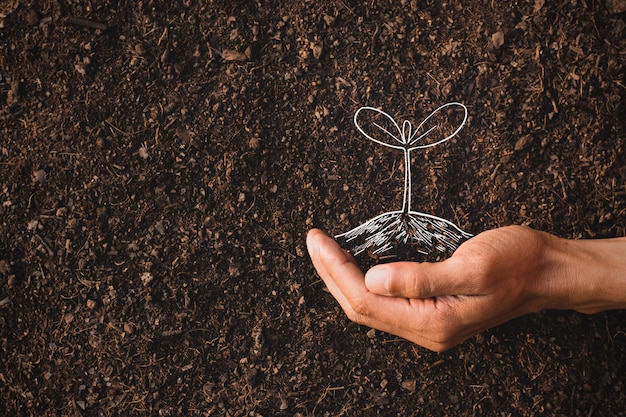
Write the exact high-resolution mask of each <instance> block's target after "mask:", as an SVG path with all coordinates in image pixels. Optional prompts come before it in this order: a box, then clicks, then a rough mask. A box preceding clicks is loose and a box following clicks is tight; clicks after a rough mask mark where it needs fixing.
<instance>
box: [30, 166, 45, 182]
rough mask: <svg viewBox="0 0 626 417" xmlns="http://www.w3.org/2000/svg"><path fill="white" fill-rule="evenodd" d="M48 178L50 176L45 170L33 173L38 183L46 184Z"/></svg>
mask: <svg viewBox="0 0 626 417" xmlns="http://www.w3.org/2000/svg"><path fill="white" fill-rule="evenodd" d="M47 176H48V174H47V173H46V171H44V170H43V169H39V170H37V171H35V172H33V178H34V179H35V181H36V182H39V183H44V182H46V178H47Z"/></svg>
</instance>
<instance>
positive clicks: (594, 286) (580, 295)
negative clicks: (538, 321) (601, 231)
mask: <svg viewBox="0 0 626 417" xmlns="http://www.w3.org/2000/svg"><path fill="white" fill-rule="evenodd" d="M546 259H547V260H548V262H546V263H545V265H546V272H547V281H548V282H550V283H551V287H552V288H551V291H549V293H550V294H551V296H552V297H551V298H550V297H549V299H548V302H547V305H546V308H557V309H570V310H576V311H579V312H581V313H587V314H591V313H597V312H600V311H605V310H614V309H623V308H626V238H615V239H587V240H569V239H561V238H557V237H554V236H550V238H549V239H548V242H547V245H546Z"/></svg>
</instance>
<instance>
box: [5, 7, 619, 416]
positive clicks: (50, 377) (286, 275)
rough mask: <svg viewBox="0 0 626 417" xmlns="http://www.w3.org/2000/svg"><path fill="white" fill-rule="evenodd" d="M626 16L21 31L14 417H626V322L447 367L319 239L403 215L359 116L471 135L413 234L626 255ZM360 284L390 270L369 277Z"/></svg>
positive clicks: (379, 151) (13, 136)
mask: <svg viewBox="0 0 626 417" xmlns="http://www.w3.org/2000/svg"><path fill="white" fill-rule="evenodd" d="M625 11H626V5H625V4H624V1H623V0H606V1H604V0H602V1H599V0H598V1H589V0H572V1H568V2H544V1H543V0H533V1H518V2H489V1H478V0H470V1H457V0H449V1H439V0H425V1H417V0H402V1H383V0H371V1H357V0H319V1H298V2H295V1H294V2H291V1H265V0H255V1H251V0H213V1H197V0H174V1H155V0H142V1H126V0H118V1H115V0H102V1H98V2H76V1H71V0H61V1H58V0H50V1H46V2H34V1H29V0H22V1H18V0H9V1H4V2H2V3H1V4H0V22H1V23H0V410H5V411H4V412H5V414H6V415H8V416H13V415H15V416H25V415H40V416H44V415H46V416H57V415H58V416H116V415H159V416H170V415H171V416H180V415H190V416H195V415H201V416H273V415H276V416H341V415H346V416H370V415H384V416H391V415H402V416H409V415H416V416H417V415H423V416H444V415H454V416H470V415H502V416H505V415H516V416H517V415H519V416H522V415H523V416H534V415H555V416H578V415H581V416H617V415H625V411H624V410H626V394H625V393H624V390H625V379H626V362H625V360H626V334H625V332H626V313H624V312H607V313H603V314H598V315H594V316H584V315H580V314H577V313H573V312H545V313H541V314H536V315H530V316H526V317H522V318H520V319H517V320H514V321H512V322H509V323H506V324H504V325H501V326H498V327H496V328H494V329H491V330H489V331H486V332H484V333H481V334H479V335H477V336H476V337H474V338H472V339H470V340H468V341H466V342H465V343H463V344H461V345H460V346H458V347H456V348H454V349H452V350H450V351H448V352H445V353H442V354H437V353H432V352H429V351H427V350H424V349H422V348H420V347H418V346H415V345H412V344H410V343H408V342H406V341H403V340H400V339H398V338H396V337H393V336H390V335H388V334H384V333H381V332H378V331H374V330H370V329H367V328H363V327H359V326H357V325H355V324H353V323H351V322H349V321H348V320H347V318H346V317H345V316H344V314H343V312H342V311H341V310H340V308H339V306H338V304H337V303H336V301H335V300H334V299H333V298H332V297H331V296H330V295H329V294H328V293H327V292H326V291H325V289H324V285H323V283H322V282H321V281H320V280H319V278H318V277H317V276H316V274H315V272H314V270H313V268H312V266H311V264H310V261H309V259H308V256H307V255H306V249H305V244H304V239H305V235H306V232H307V230H309V229H310V228H311V227H320V228H322V229H325V230H327V231H328V232H329V233H331V234H334V235H337V234H339V233H343V232H346V231H348V230H350V229H352V228H354V227H356V226H358V225H359V224H362V223H363V222H365V221H366V220H367V219H370V218H372V217H374V216H376V215H378V214H381V213H384V212H389V211H394V210H399V209H400V207H401V204H402V190H403V172H402V171H403V169H404V168H403V164H402V159H401V157H400V158H399V155H398V153H397V152H393V151H390V150H389V149H388V148H385V147H382V146H378V145H377V144H375V143H372V142H371V141H368V140H367V139H365V138H364V137H363V136H362V135H360V134H359V132H358V131H357V130H356V128H355V126H354V124H353V122H352V117H353V115H354V113H355V111H356V110H357V109H358V108H359V107H361V106H373V107H377V108H381V109H384V110H385V111H386V112H387V113H389V114H390V115H392V116H393V117H394V118H396V120H405V119H406V120H410V121H411V122H412V123H413V124H414V125H417V124H419V122H420V121H421V120H423V119H424V118H425V117H427V116H428V115H429V114H430V112H432V111H433V110H434V109H436V108H438V107H439V106H440V105H442V104H444V103H446V102H450V101H457V102H461V103H463V104H465V105H466V106H467V108H468V114H469V117H468V121H467V124H466V125H465V127H464V128H463V130H462V131H461V132H459V134H458V135H457V136H456V137H455V138H453V139H451V140H450V141H448V142H446V143H444V144H441V145H438V146H436V147H433V148H429V149H423V150H420V151H415V153H414V154H413V165H412V174H413V195H412V204H413V208H414V209H415V210H419V211H420V212H423V213H430V214H433V215H437V216H441V217H443V218H445V219H449V220H450V221H452V222H453V223H454V224H456V225H458V226H459V227H460V228H461V229H463V230H465V231H467V232H469V233H472V234H477V233H479V232H481V231H482V230H487V229H491V228H495V227H498V226H504V225H509V224H526V225H529V226H531V227H534V228H537V229H541V230H544V231H547V232H551V233H554V234H557V235H559V236H563V237H569V238H603V237H613V236H624V235H625V234H626V230H625V226H626V149H625V146H626V145H625V141H626V139H625V138H626V123H625V122H624V121H625V120H626V79H625V76H624V69H625V65H626V61H625V57H626V23H625V21H626V17H625V14H624V12H625ZM362 262H363V265H364V267H365V266H367V265H368V263H371V262H372V260H371V259H368V258H367V257H366V256H365V257H363V259H362Z"/></svg>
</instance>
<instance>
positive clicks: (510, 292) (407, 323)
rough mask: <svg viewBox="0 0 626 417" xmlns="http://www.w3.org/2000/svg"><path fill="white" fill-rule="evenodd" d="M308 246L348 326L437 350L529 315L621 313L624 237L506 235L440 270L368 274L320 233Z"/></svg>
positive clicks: (473, 242) (412, 267)
mask: <svg viewBox="0 0 626 417" xmlns="http://www.w3.org/2000/svg"><path fill="white" fill-rule="evenodd" d="M307 247H308V251H309V254H310V256H311V260H312V261H313V265H314V266H315V269H316V270H317V272H318V274H319V275H320V277H321V278H322V279H323V280H324V282H325V283H326V286H327V287H328V290H329V291H330V292H331V294H332V295H333V296H334V297H335V298H336V299H337V301H338V302H339V304H340V305H341V307H342V308H343V310H344V312H345V313H346V314H347V316H348V318H349V319H350V320H352V321H354V322H356V323H358V324H362V325H366V326H369V327H372V328H375V329H378V330H382V331H385V332H388V333H392V334H394V335H397V336H400V337H402V338H405V339H407V340H410V341H412V342H414V343H417V344H418V345H421V346H424V347H426V348H428V349H430V350H434V351H444V350H446V349H449V348H451V347H452V346H454V345H456V344H458V343H460V342H462V341H463V340H465V339H467V338H469V337H471V336H473V335H474V334H476V333H478V332H481V331H482V330H485V329H488V328H490V327H493V326H496V325H498V324H501V323H503V322H506V321H508V320H511V319H513V318H515V317H519V316H522V315H524V314H527V313H532V312H537V311H541V310H548V309H568V310H576V311H579V312H582V313H587V314H592V313H597V312H600V311H604V310H610V309H622V308H626V238H614V239H597V240H568V239H562V238H558V237H556V236H553V235H550V234H548V233H544V232H540V231H536V230H533V229H530V228H528V227H523V226H508V227H503V228H499V229H494V230H489V231H486V232H483V233H481V234H479V235H477V236H475V237H473V238H472V239H470V240H468V241H466V242H465V243H463V244H462V245H461V246H460V247H459V248H458V249H457V250H456V252H455V253H454V254H453V255H452V256H451V257H450V258H448V259H446V260H445V261H443V262H438V263H417V262H395V263H388V264H382V265H376V266H374V267H372V268H371V269H370V270H369V271H367V274H364V273H363V271H362V270H361V269H360V267H359V266H358V265H357V263H356V262H355V260H354V258H353V257H352V256H351V255H350V254H348V253H347V252H345V251H344V250H343V249H341V247H340V246H339V245H338V244H337V243H336V242H335V241H334V240H333V239H331V238H330V237H328V236H327V235H326V234H324V232H322V231H321V230H318V229H313V230H311V231H310V232H309V234H308V236H307Z"/></svg>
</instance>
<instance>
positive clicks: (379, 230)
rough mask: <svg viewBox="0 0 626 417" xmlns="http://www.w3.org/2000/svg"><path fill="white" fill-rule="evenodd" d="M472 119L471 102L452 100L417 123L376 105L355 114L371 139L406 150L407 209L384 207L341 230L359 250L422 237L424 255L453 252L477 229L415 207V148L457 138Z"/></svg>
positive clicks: (385, 248)
mask: <svg viewBox="0 0 626 417" xmlns="http://www.w3.org/2000/svg"><path fill="white" fill-rule="evenodd" d="M466 121H467V108H466V107H465V106H464V105H463V104H461V103H456V102H453V103H447V104H444V105H443V106H441V107H439V108H438V109H436V110H435V111H433V112H432V113H431V114H430V115H429V116H428V117H427V118H426V119H424V120H423V121H422V122H421V123H420V124H419V125H418V126H417V128H415V129H413V125H411V122H409V121H408V120H405V121H404V122H403V123H402V126H400V125H399V124H398V123H397V122H396V121H395V120H394V119H393V118H392V117H391V116H390V115H388V114H387V113H385V112H384V111H382V110H379V109H376V108H374V107H361V108H360V109H358V110H357V112H356V113H355V114H354V124H355V125H356V127H357V129H358V130H359V132H361V133H362V134H363V135H364V136H365V137H366V138H368V139H369V140H371V141H373V142H376V143H378V144H381V145H383V146H387V147H389V148H393V149H399V150H401V151H402V152H403V156H404V193H403V198H402V209H401V210H399V211H391V212H386V213H383V214H381V215H379V216H376V217H374V218H373V219H371V220H369V221H367V222H365V223H363V224H362V225H360V226H358V227H356V228H354V229H352V230H350V231H348V232H346V233H342V234H340V235H337V236H335V238H337V239H338V240H340V241H341V240H345V242H346V244H347V245H349V246H350V247H351V248H352V252H353V253H354V254H355V255H358V254H360V253H362V252H364V251H369V252H370V253H371V254H373V255H375V254H382V253H384V252H387V251H389V250H391V249H393V248H394V246H395V245H396V244H407V243H416V244H417V246H418V249H417V250H418V252H419V253H421V254H423V255H431V254H433V253H437V252H438V253H444V254H445V253H452V252H454V251H455V250H456V248H457V247H458V246H459V245H460V244H461V243H463V242H464V241H465V240H467V239H469V238H470V237H472V235H471V234H469V233H467V232H465V231H463V230H461V229H460V228H459V227H458V226H456V225H455V224H453V223H452V222H450V221H448V220H445V219H442V218H440V217H437V216H433V215H430V214H426V213H420V212H417V211H413V210H412V208H411V198H412V197H411V196H412V194H411V191H412V190H411V152H412V151H415V150H418V149H426V148H430V147H433V146H435V145H438V144H440V143H443V142H445V141H447V140H450V139H451V138H453V137H454V136H455V135H456V134H457V133H458V132H459V131H460V130H461V128H463V125H465V122H466Z"/></svg>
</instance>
